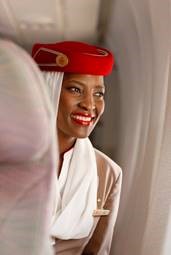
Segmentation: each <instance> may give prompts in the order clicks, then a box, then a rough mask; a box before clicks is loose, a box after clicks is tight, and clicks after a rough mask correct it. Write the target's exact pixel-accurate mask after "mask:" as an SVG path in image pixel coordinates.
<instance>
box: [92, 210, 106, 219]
mask: <svg viewBox="0 0 171 255" xmlns="http://www.w3.org/2000/svg"><path fill="white" fill-rule="evenodd" d="M109 213H110V210H106V209H97V210H94V211H93V216H94V217H98V216H107V215H109Z"/></svg>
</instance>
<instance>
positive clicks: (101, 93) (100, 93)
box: [94, 91, 105, 99]
mask: <svg viewBox="0 0 171 255" xmlns="http://www.w3.org/2000/svg"><path fill="white" fill-rule="evenodd" d="M104 94H105V93H104V92H102V91H97V92H95V93H94V95H95V96H96V97H98V98H102V99H103V98H104Z"/></svg>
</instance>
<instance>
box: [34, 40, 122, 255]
mask: <svg viewBox="0 0 171 255" xmlns="http://www.w3.org/2000/svg"><path fill="white" fill-rule="evenodd" d="M32 55H33V58H34V59H35V61H36V62H37V63H38V65H39V67H40V69H41V70H42V71H44V72H45V74H44V75H45V78H46V80H47V83H48V85H49V86H50V90H51V93H50V94H51V97H52V103H53V105H54V108H55V109H54V111H55V112H56V113H57V116H56V120H55V123H56V126H57V136H58V144H59V164H58V169H57V179H56V180H55V182H54V190H55V196H54V211H53V212H52V228H51V233H50V235H51V237H52V240H53V247H54V250H55V254H58V255H62V254H63V255H67V254H70V255H72V254H73V255H81V254H87V255H88V254H98V255H104V254H105V255H107V254H109V252H110V246H111V241H112V235H113V230H114V225H115V221H116V218H117V212H118V207H119V199H120V191H121V180H122V174H121V169H120V167H119V166H118V165H117V164H116V163H115V162H113V161H112V160H111V159H110V158H108V157H107V156H106V155H105V154H103V153H102V152H100V151H98V150H96V149H95V148H94V147H93V146H92V144H91V142H90V140H89V139H88V136H89V135H90V133H91V132H92V130H93V129H94V127H95V126H96V124H97V122H98V121H99V119H100V117H101V115H102V114H103V112H104V107H105V102H104V93H105V85H104V76H105V75H108V74H109V73H110V72H111V71H112V67H113V64H114V58H113V55H112V54H111V52H110V51H108V50H107V49H103V48H100V47H96V46H94V45H89V44H86V43H82V42H60V43H55V44H35V45H34V47H33V52H32ZM54 73H55V75H54ZM59 94H60V95H59ZM58 98H59V103H58Z"/></svg>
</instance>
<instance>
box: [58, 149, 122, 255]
mask: <svg viewBox="0 0 171 255" xmlns="http://www.w3.org/2000/svg"><path fill="white" fill-rule="evenodd" d="M95 153H96V162H97V171H98V178H99V186H98V194H97V195H98V196H97V207H98V209H101V208H104V209H109V210H110V214H109V215H108V216H99V217H94V226H93V229H92V231H91V233H90V234H89V236H88V237H87V238H82V239H77V240H59V239H56V244H55V245H54V250H55V254H56V255H81V254H84V255H86V254H87V255H89V254H96V255H108V254H109V252H110V246H111V241H112V235H113V231H114V225H115V221H116V218H117V213H118V207H119V200H120V191H121V182H122V172H121V169H120V167H119V166H118V165H117V164H116V163H114V162H113V161H112V160H111V159H109V158H108V157H107V156H106V155H104V154H103V153H101V152H100V151H98V150H95Z"/></svg>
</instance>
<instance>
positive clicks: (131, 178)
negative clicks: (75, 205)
mask: <svg viewBox="0 0 171 255" xmlns="http://www.w3.org/2000/svg"><path fill="white" fill-rule="evenodd" d="M111 13H112V18H111V20H110V26H109V28H108V31H107V33H106V44H107V46H109V47H110V48H112V49H113V51H114V53H115V56H116V60H117V69H116V71H115V74H114V76H115V80H116V81H117V87H118V88H119V89H117V93H118V95H117V96H118V98H119V100H120V102H119V109H120V110H119V113H118V116H117V119H118V121H119V125H118V127H119V128H118V131H117V150H116V155H115V160H117V162H118V163H119V164H120V165H121V167H122V168H123V189H122V197H121V205H120V210H119V217H118V220H117V225H116V228H115V233H114V238H113V247H112V251H111V254H112V255H170V253H171V242H170V241H169V240H170V236H171V76H170V72H171V68H170V65H171V64H170V50H171V16H170V1H169V0H162V1H161V0H143V1H142V0H115V1H113V9H112V10H111ZM113 107H115V105H114V104H113Z"/></svg>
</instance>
